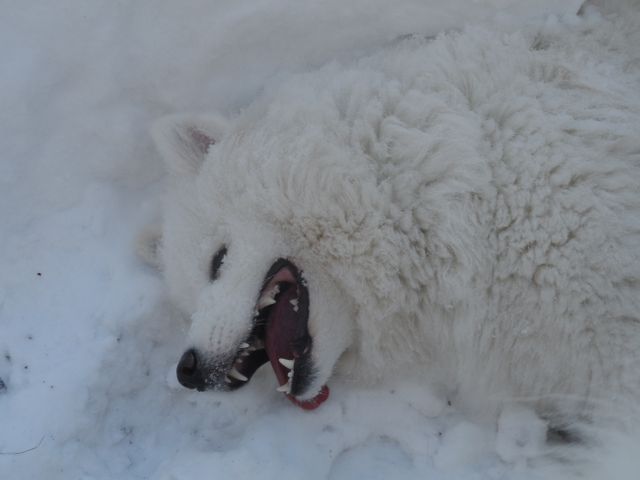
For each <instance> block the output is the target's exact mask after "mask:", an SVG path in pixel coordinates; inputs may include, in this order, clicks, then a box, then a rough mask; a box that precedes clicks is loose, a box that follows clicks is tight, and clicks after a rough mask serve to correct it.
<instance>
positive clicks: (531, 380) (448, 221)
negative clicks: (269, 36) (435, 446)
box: [157, 14, 640, 428]
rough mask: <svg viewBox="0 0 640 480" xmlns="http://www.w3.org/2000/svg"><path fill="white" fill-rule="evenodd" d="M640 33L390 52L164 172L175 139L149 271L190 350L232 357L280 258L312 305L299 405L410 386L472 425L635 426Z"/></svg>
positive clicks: (298, 86) (302, 78)
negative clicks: (352, 390) (308, 375)
mask: <svg viewBox="0 0 640 480" xmlns="http://www.w3.org/2000/svg"><path fill="white" fill-rule="evenodd" d="M637 20H638V15H637V14H634V15H627V18H626V19H623V18H617V19H603V18H600V17H598V16H597V15H591V16H589V17H588V18H586V19H583V20H580V21H579V22H578V21H577V25H556V26H550V27H547V28H546V29H544V30H538V31H532V32H525V33H521V32H520V33H516V34H502V33H495V32H489V31H485V30H480V29H477V30H475V29H472V30H467V31H465V32H464V33H461V34H448V35H442V36H440V37H438V38H437V39H436V40H434V41H427V40H421V39H413V40H408V41H404V42H401V43H399V44H397V45H395V46H394V47H393V48H390V49H388V50H385V51H383V52H380V53H379V54H377V55H374V56H372V57H369V58H366V59H363V60H361V61H360V62H358V63H356V64H355V65H338V64H332V65H328V66H326V67H324V68H323V69H321V70H320V71H317V72H314V73H311V74H306V75H299V76H296V77H294V78H292V79H291V80H290V81H288V82H286V83H284V84H283V85H281V86H280V87H279V88H278V89H276V90H274V91H271V92H268V93H266V94H265V95H264V96H263V98H261V99H260V100H258V101H257V102H255V104H254V105H252V106H251V107H250V108H249V109H248V110H247V111H245V112H244V113H243V114H242V115H240V116H239V117H238V118H235V119H233V120H229V121H228V122H227V125H226V126H224V127H223V126H222V124H223V123H224V122H223V121H222V120H220V119H217V120H216V121H215V122H209V123H208V125H209V126H211V125H213V127H210V134H211V136H212V138H214V137H215V145H212V146H211V147H210V148H209V150H208V152H205V154H204V155H203V156H202V158H198V154H197V152H195V150H194V151H192V152H191V154H187V155H186V157H189V158H186V160H185V155H176V151H177V152H178V153H179V152H184V151H185V149H184V148H182V147H179V146H178V147H176V145H178V144H180V142H182V141H184V140H185V138H187V137H188V136H187V137H185V136H180V135H178V136H174V137H173V138H174V140H170V141H168V142H165V141H163V140H160V141H159V143H160V147H161V149H162V151H163V153H164V155H165V157H167V159H168V163H169V164H170V165H171V166H172V167H171V171H172V172H173V173H172V174H171V175H170V180H169V181H170V188H169V191H168V195H167V199H166V203H165V223H164V230H163V245H162V259H163V268H164V272H165V275H166V278H167V281H168V284H169V287H170V290H171V292H172V295H173V297H174V299H175V300H176V302H177V303H178V304H179V305H180V306H181V307H182V308H183V309H184V310H185V311H186V312H188V313H189V314H190V315H191V316H192V318H193V325H192V328H191V332H190V334H189V345H185V346H196V347H197V348H198V349H200V350H202V351H205V352H208V353H210V354H211V355H217V354H225V353H232V352H233V351H235V349H236V347H237V345H238V343H239V342H241V341H242V340H243V339H244V337H245V336H246V335H247V333H248V332H249V330H250V328H251V317H252V311H253V308H254V305H255V302H256V296H257V294H258V290H259V288H260V285H261V282H262V281H263V278H264V275H265V273H266V271H267V269H268V268H269V266H270V265H271V264H272V262H273V261H274V260H275V259H276V258H278V257H281V256H284V257H288V258H290V259H291V260H292V261H293V262H295V263H296V264H297V265H298V266H299V267H300V268H301V269H303V270H304V273H305V276H306V278H307V280H308V284H309V290H310V302H311V303H310V309H311V314H310V315H311V316H310V330H311V334H312V337H313V359H314V361H315V363H316V366H317V367H318V370H319V371H318V377H317V381H316V382H315V383H314V384H313V386H312V388H311V389H310V390H309V392H308V395H306V396H312V395H314V394H315V393H316V391H317V389H318V388H319V387H320V386H321V385H322V384H324V383H326V382H328V381H329V379H330V376H331V375H332V373H333V372H334V371H337V372H339V373H341V374H342V375H345V376H347V377H348V378H353V379H355V380H363V381H376V380H377V379H379V378H381V377H382V376H384V375H389V374H398V373H399V372H400V374H403V375H415V376H421V377H423V378H424V380H425V381H431V382H433V383H434V384H436V385H439V386H440V387H441V389H442V392H443V393H444V394H446V395H448V396H449V398H451V399H452V400H453V401H454V402H455V403H456V404H457V405H459V406H460V407H461V408H464V409H466V410H468V411H470V412H474V413H477V414H478V415H486V414H487V413H491V414H493V415H497V414H498V412H499V410H500V409H501V408H502V407H503V406H504V405H505V404H508V403H513V402H517V403H520V404H523V405H526V406H529V407H531V408H532V409H535V410H536V411H537V412H538V414H539V415H540V416H541V417H542V418H544V419H546V420H548V421H549V422H551V423H552V424H557V425H559V426H561V427H567V426H568V427H570V426H571V424H572V423H574V422H577V421H579V420H580V421H583V420H584V421H586V422H587V423H590V424H591V425H592V426H595V425H611V424H616V423H617V422H616V420H624V421H625V422H627V427H629V428H636V427H630V425H632V423H628V421H629V419H630V418H632V417H631V415H633V414H635V412H634V410H633V406H634V405H635V404H637V402H638V401H639V400H640V101H639V100H640V95H639V92H640V48H638V46H640V27H639V25H640V23H638V21H637ZM204 124H205V125H204V126H203V127H202V130H203V131H207V128H208V127H207V122H204ZM167 125H168V126H169V127H167ZM172 125H173V126H172ZM181 125H184V122H176V123H175V124H171V122H169V123H165V126H164V127H163V128H164V129H165V130H164V132H165V135H166V132H167V131H170V130H171V128H174V129H176V131H180V129H181V128H183V127H182V126H181ZM166 128H169V130H166ZM168 135H169V137H171V135H172V134H171V133H169V134H168ZM157 136H158V135H157ZM159 137H162V134H161V135H159ZM176 139H177V140H176ZM186 141H187V142H188V138H187V140H186ZM186 151H189V150H188V149H187V150H186ZM194 152H195V153H194ZM185 161H186V163H184V162H185ZM185 165H186V167H185ZM194 165H196V168H195V169H194V168H193V166H194ZM222 244H226V245H227V246H228V252H229V253H228V256H227V258H226V260H225V263H224V265H223V267H222V270H221V274H220V277H219V279H218V280H216V281H215V282H213V283H210V282H209V281H208V268H209V263H210V260H211V257H212V255H213V254H214V253H215V252H216V251H217V249H218V248H219V247H220V246H221V245H222ZM635 425H636V426H637V423H636V424H635ZM594 428H595V427H594ZM607 428H608V427H607Z"/></svg>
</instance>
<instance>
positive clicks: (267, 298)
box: [258, 285, 280, 310]
mask: <svg viewBox="0 0 640 480" xmlns="http://www.w3.org/2000/svg"><path fill="white" fill-rule="evenodd" d="M278 293H280V286H278V285H276V286H274V287H273V288H272V289H271V290H269V291H268V292H265V293H264V294H263V295H262V296H261V297H260V300H258V310H262V309H263V308H264V307H268V306H269V305H273V304H274V303H276V300H275V298H276V295H278Z"/></svg>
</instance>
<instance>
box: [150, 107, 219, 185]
mask: <svg viewBox="0 0 640 480" xmlns="http://www.w3.org/2000/svg"><path fill="white" fill-rule="evenodd" d="M227 125H228V121H227V120H226V119H224V118H223V117H221V116H217V115H180V114H179V115H169V116H166V117H162V118H160V119H159V120H156V121H155V122H154V124H153V125H152V127H151V136H152V137H153V140H154V142H155V144H156V148H157V149H158V151H159V152H160V155H162V157H163V158H164V161H165V163H166V165H167V168H168V169H169V171H170V172H171V173H172V174H178V175H184V174H189V175H193V174H196V173H198V170H199V169H200V166H201V165H202V162H203V161H204V159H205V157H206V156H207V153H208V152H209V149H210V148H211V147H212V146H213V145H215V144H216V142H218V141H220V139H221V138H222V135H224V132H225V131H226V129H227Z"/></svg>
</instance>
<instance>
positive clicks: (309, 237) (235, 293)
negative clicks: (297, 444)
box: [152, 116, 359, 408]
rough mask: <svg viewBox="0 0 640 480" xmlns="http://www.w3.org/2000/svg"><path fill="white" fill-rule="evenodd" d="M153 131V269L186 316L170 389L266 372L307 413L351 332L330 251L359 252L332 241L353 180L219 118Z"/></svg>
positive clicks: (314, 156)
mask: <svg viewBox="0 0 640 480" xmlns="http://www.w3.org/2000/svg"><path fill="white" fill-rule="evenodd" d="M152 133H153V136H154V139H155V141H156V143H157V145H158V149H159V151H160V152H161V154H162V156H163V157H164V159H165V161H166V164H167V167H168V170H169V175H168V183H169V186H168V192H167V195H166V199H165V204H164V223H163V232H162V241H161V248H160V255H161V266H162V269H163V271H164V275H165V277H166V280H167V283H168V287H169V291H170V294H171V296H172V297H173V299H174V301H175V302H176V303H177V305H178V306H179V307H180V308H181V309H182V310H183V311H184V312H185V313H186V314H188V315H189V316H190V317H191V327H190V331H189V334H188V340H187V345H186V348H185V352H184V353H183V354H182V357H181V358H180V360H179V363H178V367H177V375H178V379H179V381H180V383H181V384H182V385H184V386H185V387H188V388H193V389H197V390H199V391H203V390H212V389H213V390H234V389H237V388H239V387H241V386H243V385H245V384H246V383H247V382H248V381H249V380H250V379H251V376H252V375H253V374H254V373H255V372H256V370H257V369H258V368H259V367H260V366H261V365H263V364H265V363H267V362H269V363H270V364H271V366H272V368H273V370H274V372H275V375H276V377H277V380H278V384H279V386H278V390H279V391H281V392H284V393H285V394H287V395H288V396H289V398H290V399H291V400H292V401H294V403H297V404H298V405H300V406H302V407H303V408H315V407H316V406H317V405H319V404H320V403H321V402H322V401H324V400H325V399H326V397H327V395H328V389H327V388H326V383H327V381H328V379H329V377H330V376H331V374H332V372H333V369H334V366H335V364H336V362H337V360H338V358H339V357H340V356H341V355H342V353H343V352H344V351H345V350H346V349H347V348H348V347H349V345H350V344H351V342H352V337H353V331H354V328H355V326H354V316H355V307H354V301H353V299H352V298H350V296H349V295H348V294H347V293H346V289H345V288H344V283H343V282H342V281H341V280H342V279H341V278H339V277H340V276H341V274H340V273H339V272H340V271H341V269H343V270H344V269H346V268H348V266H346V265H343V264H341V262H340V260H339V258H340V252H337V251H333V252H332V251H329V250H331V249H333V250H335V249H336V248H345V249H348V248H353V247H354V242H356V243H357V241H355V240H351V244H350V245H343V243H344V241H345V240H344V239H343V238H342V237H341V235H343V234H344V235H348V230H349V227H348V225H346V228H345V224H348V223H349V222H351V221H352V220H351V219H350V218H346V217H349V215H346V216H345V212H346V211H347V210H349V211H356V210H357V209H358V208H359V206H358V199H357V198H356V197H357V195H355V196H354V190H353V188H354V187H353V178H352V177H353V172H342V171H332V169H331V165H332V162H335V161H336V159H334V158H333V157H332V156H331V153H332V152H329V151H322V149H320V150H318V147H317V144H315V143H313V142H308V141H306V140H305V141H302V140H301V139H300V138H298V137H295V136H294V137H291V136H289V137H287V139H278V138H274V136H275V135H276V133H275V132H269V129H268V128H266V129H262V130H260V131H259V132H257V131H256V130H255V129H252V128H250V125H246V124H245V125H239V126H238V125H230V124H229V123H228V122H227V121H226V120H225V119H222V118H219V117H210V116H208V117H196V116H172V117H168V118H165V119H162V120H160V121H159V122H158V123H157V124H156V126H155V127H154V129H153V131H152ZM291 138H293V140H291ZM337 160H339V159H337ZM339 164H340V162H339V161H338V162H337V163H336V165H339ZM341 168H344V167H341ZM334 170H335V169H334ZM341 222H342V224H343V225H341ZM345 232H346V233H345ZM345 238H347V237H346V236H345ZM336 259H337V260H336Z"/></svg>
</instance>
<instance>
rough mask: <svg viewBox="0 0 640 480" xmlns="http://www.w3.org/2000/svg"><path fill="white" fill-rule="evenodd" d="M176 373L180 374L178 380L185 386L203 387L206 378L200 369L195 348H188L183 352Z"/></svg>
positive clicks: (199, 388)
mask: <svg viewBox="0 0 640 480" xmlns="http://www.w3.org/2000/svg"><path fill="white" fill-rule="evenodd" d="M176 374H177V375H178V381H179V382H180V383H181V384H182V385H183V386H184V387H187V388H197V389H198V390H201V389H203V387H204V379H203V378H202V374H201V372H200V370H199V369H198V356H197V354H196V351H195V350H193V349H191V350H187V351H186V352H184V353H183V354H182V357H181V358H180V361H179V362H178V367H177V368H176Z"/></svg>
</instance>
